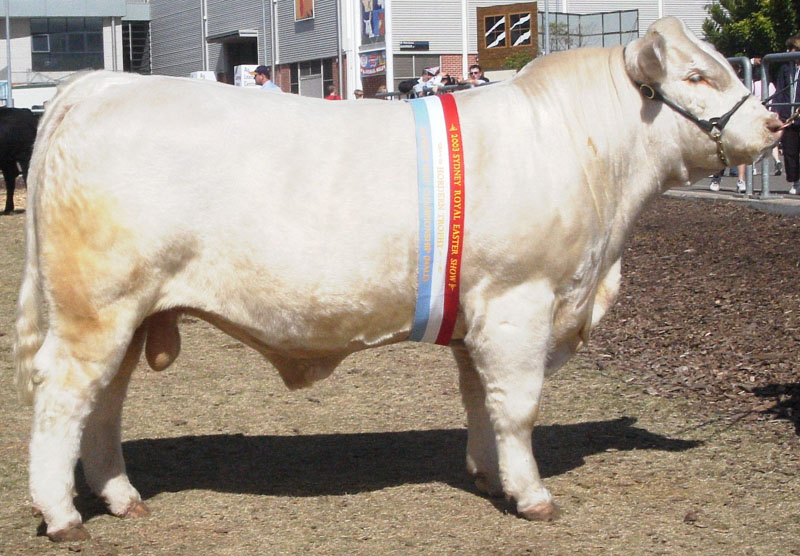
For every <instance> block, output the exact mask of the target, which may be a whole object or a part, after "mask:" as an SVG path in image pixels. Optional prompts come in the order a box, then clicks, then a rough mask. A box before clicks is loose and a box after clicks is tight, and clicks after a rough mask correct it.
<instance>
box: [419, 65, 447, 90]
mask: <svg viewBox="0 0 800 556" xmlns="http://www.w3.org/2000/svg"><path fill="white" fill-rule="evenodd" d="M441 84H442V74H441V73H439V66H434V67H432V68H425V71H423V72H422V77H420V78H419V80H418V81H417V84H416V85H414V94H415V95H416V96H418V97H424V96H427V95H432V94H436V91H437V90H438V88H439V85H441Z"/></svg>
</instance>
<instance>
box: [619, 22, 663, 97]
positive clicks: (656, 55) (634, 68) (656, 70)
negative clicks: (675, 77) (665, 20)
mask: <svg viewBox="0 0 800 556" xmlns="http://www.w3.org/2000/svg"><path fill="white" fill-rule="evenodd" d="M625 69H626V70H627V71H628V75H630V76H631V78H632V79H633V80H634V81H636V82H638V83H647V84H655V83H660V82H661V81H663V79H664V77H666V73H667V50H666V44H665V40H664V37H663V36H661V34H660V33H658V32H654V31H652V30H651V31H650V32H649V33H647V35H645V36H644V37H642V38H641V39H636V40H635V41H633V42H632V43H630V44H629V45H628V46H627V47H626V48H625Z"/></svg>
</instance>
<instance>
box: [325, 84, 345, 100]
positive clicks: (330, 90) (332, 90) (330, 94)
mask: <svg viewBox="0 0 800 556" xmlns="http://www.w3.org/2000/svg"><path fill="white" fill-rule="evenodd" d="M325 92H326V93H327V94H326V95H325V100H342V97H340V96H339V95H337V94H336V87H334V86H333V85H328V86H327V87H325Z"/></svg>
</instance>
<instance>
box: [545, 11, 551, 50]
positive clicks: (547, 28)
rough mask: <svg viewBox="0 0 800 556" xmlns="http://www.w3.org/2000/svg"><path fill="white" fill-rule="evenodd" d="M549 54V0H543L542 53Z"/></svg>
mask: <svg viewBox="0 0 800 556" xmlns="http://www.w3.org/2000/svg"><path fill="white" fill-rule="evenodd" d="M548 54H550V0H544V55H545V56H547V55H548Z"/></svg>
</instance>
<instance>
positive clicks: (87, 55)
mask: <svg viewBox="0 0 800 556" xmlns="http://www.w3.org/2000/svg"><path fill="white" fill-rule="evenodd" d="M30 25H31V58H32V62H33V70H34V71H77V70H81V69H86V68H95V69H101V68H103V66H104V63H103V19H102V18H100V17H50V18H42V17H39V18H31V20H30Z"/></svg>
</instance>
